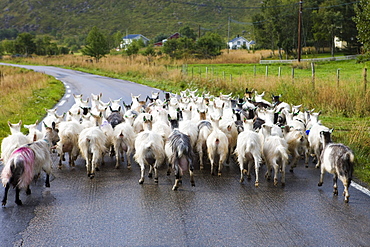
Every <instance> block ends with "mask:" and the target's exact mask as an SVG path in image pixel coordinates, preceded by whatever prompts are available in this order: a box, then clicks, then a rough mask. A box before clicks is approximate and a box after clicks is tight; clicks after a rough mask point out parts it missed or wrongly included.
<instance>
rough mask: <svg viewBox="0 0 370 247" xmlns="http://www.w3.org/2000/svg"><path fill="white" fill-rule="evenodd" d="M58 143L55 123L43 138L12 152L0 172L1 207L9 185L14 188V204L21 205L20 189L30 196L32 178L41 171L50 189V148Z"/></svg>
mask: <svg viewBox="0 0 370 247" xmlns="http://www.w3.org/2000/svg"><path fill="white" fill-rule="evenodd" d="M58 141H59V136H58V131H57V129H56V128H55V123H53V124H52V128H46V131H45V135H44V138H43V139H42V140H40V141H36V142H33V143H30V144H27V145H24V146H21V147H19V148H17V149H16V150H14V152H13V153H12V155H11V157H10V159H9V160H8V162H7V163H6V165H5V167H4V169H3V171H2V172H1V179H2V183H3V185H4V187H5V193H4V197H3V200H2V205H3V206H5V205H6V202H7V197H8V191H9V188H10V185H13V186H14V187H15V188H16V195H15V203H16V204H17V205H22V201H21V200H20V199H19V192H20V190H21V189H26V194H27V195H29V194H31V190H30V188H29V185H30V184H31V182H32V180H33V178H34V177H35V176H38V175H39V174H40V172H41V170H44V171H45V172H46V181H45V186H46V187H50V181H49V175H50V172H51V167H52V160H51V157H50V148H51V147H52V145H55V144H56V143H57V142H58Z"/></svg>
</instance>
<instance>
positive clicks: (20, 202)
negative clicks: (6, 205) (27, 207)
mask: <svg viewBox="0 0 370 247" xmlns="http://www.w3.org/2000/svg"><path fill="white" fill-rule="evenodd" d="M15 203H16V204H17V205H19V206H22V205H23V203H22V201H21V200H15Z"/></svg>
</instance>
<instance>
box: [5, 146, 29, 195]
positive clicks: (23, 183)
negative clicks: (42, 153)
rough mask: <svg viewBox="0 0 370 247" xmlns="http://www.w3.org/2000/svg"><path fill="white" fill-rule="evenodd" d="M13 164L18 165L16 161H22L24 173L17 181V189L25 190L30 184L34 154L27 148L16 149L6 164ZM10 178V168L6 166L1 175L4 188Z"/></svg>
mask: <svg viewBox="0 0 370 247" xmlns="http://www.w3.org/2000/svg"><path fill="white" fill-rule="evenodd" d="M12 160H14V161H15V162H14V163H13V164H15V165H16V164H18V161H23V165H24V172H23V173H22V175H21V177H20V178H19V181H18V185H17V186H18V187H19V188H27V186H28V185H29V184H30V183H31V182H32V179H33V176H34V174H33V168H34V167H33V166H34V164H35V153H34V152H33V150H32V149H30V148H28V147H20V148H18V149H16V150H15V151H14V152H13V153H12V155H11V156H10V159H9V161H8V162H12ZM11 177H12V172H11V166H10V165H6V166H5V167H4V169H3V171H2V173H1V179H2V183H3V185H4V187H5V186H6V184H7V183H8V182H9V179H10V178H11Z"/></svg>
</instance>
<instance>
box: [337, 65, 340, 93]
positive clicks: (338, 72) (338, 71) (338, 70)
mask: <svg viewBox="0 0 370 247" xmlns="http://www.w3.org/2000/svg"><path fill="white" fill-rule="evenodd" d="M339 74H340V69H337V87H338V88H339Z"/></svg>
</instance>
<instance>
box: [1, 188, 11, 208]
mask: <svg viewBox="0 0 370 247" xmlns="http://www.w3.org/2000/svg"><path fill="white" fill-rule="evenodd" d="M9 188H10V184H9V183H7V184H6V186H5V193H4V197H3V201H2V206H3V207H4V206H5V205H6V201H7V199H8V191H9Z"/></svg>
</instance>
